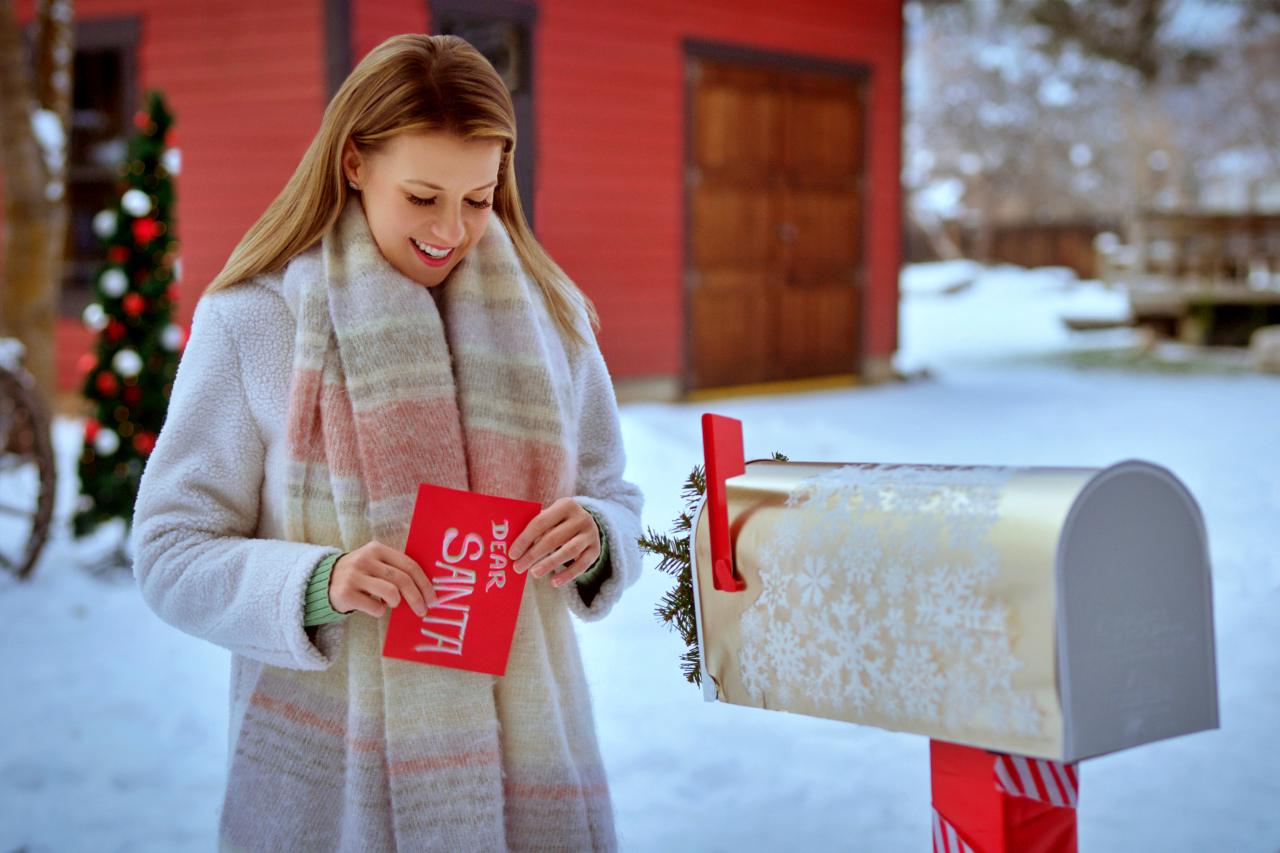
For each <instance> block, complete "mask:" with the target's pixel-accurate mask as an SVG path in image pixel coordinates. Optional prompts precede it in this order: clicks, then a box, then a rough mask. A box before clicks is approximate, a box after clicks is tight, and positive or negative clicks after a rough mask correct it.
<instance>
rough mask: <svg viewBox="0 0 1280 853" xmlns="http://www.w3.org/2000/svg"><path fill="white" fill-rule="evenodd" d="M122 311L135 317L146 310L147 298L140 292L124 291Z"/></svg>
mask: <svg viewBox="0 0 1280 853" xmlns="http://www.w3.org/2000/svg"><path fill="white" fill-rule="evenodd" d="M122 304H123V306H124V313H126V314H128V315H129V316H130V317H137V316H138V315H139V314H141V313H142V312H143V311H145V310H147V300H146V297H144V296H143V295H142V294H141V293H126V294H125V295H124V302H123V303H122Z"/></svg>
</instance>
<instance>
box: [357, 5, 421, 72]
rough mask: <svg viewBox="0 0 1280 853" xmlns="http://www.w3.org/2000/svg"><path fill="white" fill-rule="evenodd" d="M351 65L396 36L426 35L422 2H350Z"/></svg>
mask: <svg viewBox="0 0 1280 853" xmlns="http://www.w3.org/2000/svg"><path fill="white" fill-rule="evenodd" d="M350 2H351V56H352V65H353V67H354V65H355V63H358V62H359V61H360V60H361V59H362V58H364V56H365V54H367V53H368V52H369V51H371V50H373V49H374V48H375V47H377V46H378V45H380V44H381V43H382V42H383V41H385V40H386V39H389V38H390V37H391V36H393V35H396V34H397V33H425V32H427V25H428V18H427V4H426V3H425V2H423V0H376V2H375V1H374V0H350Z"/></svg>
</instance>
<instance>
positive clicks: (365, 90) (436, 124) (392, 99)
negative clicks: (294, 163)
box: [204, 34, 599, 344]
mask: <svg viewBox="0 0 1280 853" xmlns="http://www.w3.org/2000/svg"><path fill="white" fill-rule="evenodd" d="M429 131H445V132H448V133H453V134H455V135H457V136H459V137H461V138H463V139H467V140H475V139H492V140H496V141H498V142H501V143H502V155H501V159H500V161H499V165H498V185H497V187H496V188H495V189H494V193H493V212H494V213H495V214H497V216H498V218H499V219H501V220H502V224H503V225H504V226H506V229H507V233H508V234H509V235H510V237H511V242H512V243H513V244H514V245H515V250H516V252H517V254H519V256H520V260H521V261H522V262H523V264H524V267H525V270H526V271H527V272H528V273H529V275H530V276H531V277H532V278H533V279H534V280H535V281H536V282H537V283H538V286H539V287H541V289H542V292H543V295H544V296H545V297H546V302H547V305H548V307H549V308H550V311H551V315H552V317H553V318H554V319H555V321H556V325H557V326H558V327H559V329H560V332H561V335H562V337H564V338H565V340H567V341H570V342H572V343H574V344H582V343H585V342H586V340H585V337H584V334H583V330H582V329H581V325H580V320H579V318H580V316H581V315H582V314H583V313H585V315H586V317H587V320H588V322H589V324H590V326H591V328H592V330H593V331H594V330H598V329H599V318H598V316H597V315H596V311H595V307H594V306H593V305H592V303H591V300H590V299H589V298H587V295H586V294H585V293H583V292H582V291H581V290H579V289H578V287H577V286H576V285H574V283H573V282H572V281H571V280H570V279H569V277H568V276H567V275H566V274H565V273H564V271H563V270H562V269H560V267H559V265H557V264H556V262H555V261H553V260H552V259H551V256H550V255H548V254H547V252H546V250H545V249H543V248H542V246H541V245H540V244H539V243H538V241H537V239H535V238H534V236H533V232H532V231H530V230H529V225H528V223H527V222H526V221H525V218H524V212H523V211H522V210H521V207H520V195H519V193H518V191H517V190H516V172H515V160H514V157H513V156H512V155H513V154H514V152H515V147H516V119H515V110H514V109H513V107H512V104H511V95H510V94H509V93H508V92H507V88H506V86H505V85H504V84H503V82H502V78H501V77H499V76H498V73H497V71H495V70H494V68H493V66H492V65H490V64H489V61H488V60H487V59H485V58H484V56H482V55H481V54H480V52H479V51H477V50H476V49H475V48H474V47H472V46H471V45H470V44H468V43H467V42H466V41H464V40H463V39H461V38H458V37H457V36H452V35H439V36H429V35H418V34H405V35H398V36H393V37H391V38H389V39H387V40H386V41H384V42H383V43H382V44H380V45H378V46H377V47H375V48H374V49H373V50H371V51H369V54H368V55H367V56H365V58H364V59H362V60H361V61H360V64H359V65H357V66H356V67H355V70H353V71H352V72H351V74H350V75H348V76H347V79H346V80H345V81H343V84H342V86H341V88H339V89H338V92H337V94H336V95H334V96H333V100H331V101H330V102H329V105H328V107H326V108H325V111H324V118H323V120H322V121H321V123H320V130H319V131H318V132H317V133H316V136H315V138H314V139H312V140H311V145H310V146H309V147H308V148H307V151H306V153H305V154H304V155H303V156H302V162H300V163H299V164H298V168H297V169H296V170H295V171H294V173H293V177H291V178H290V179H289V182H288V183H287V184H285V187H284V189H283V190H281V191H280V194H279V195H278V196H276V198H275V200H274V201H272V202H271V204H270V205H269V206H268V207H267V209H266V211H265V212H264V213H263V214H262V216H261V217H260V218H259V219H258V221H257V222H255V223H254V224H253V226H252V227H251V228H250V229H249V230H248V231H247V232H246V233H245V235H244V237H243V238H241V240H240V243H239V244H238V245H237V246H236V247H235V249H234V250H233V251H232V252H231V256H230V257H229V258H228V259H227V263H226V265H225V266H224V267H223V268H222V271H221V272H220V273H218V275H217V276H215V277H214V279H213V281H212V282H210V283H209V286H208V287H206V288H205V291H204V292H205V293H206V294H207V293H213V292H214V291H217V290H221V289H222V288H225V287H231V286H232V285H235V284H238V283H240V282H243V281H245V280H247V279H250V278H252V277H254V276H256V275H258V274H259V273H263V272H274V271H276V270H279V269H282V268H283V267H284V266H285V264H287V263H288V262H289V260H290V259H291V258H293V257H294V256H295V255H297V254H299V253H301V252H304V251H306V250H307V249H308V248H310V247H311V246H312V245H314V244H315V243H316V241H318V240H319V239H320V238H321V237H322V236H323V235H324V234H325V233H326V232H327V231H328V230H329V229H330V228H331V227H332V226H333V224H334V222H336V221H337V219H338V214H339V213H340V212H341V210H342V208H343V205H344V204H345V203H346V200H347V195H348V193H349V192H350V190H349V189H348V187H347V182H346V180H345V177H344V173H343V170H342V153H343V147H344V146H345V144H346V141H347V140H348V139H350V140H351V141H352V143H353V144H354V145H355V147H356V149H357V150H358V151H360V153H361V154H362V155H373V154H376V153H378V151H380V150H381V149H382V148H383V146H385V144H386V143H387V142H388V140H390V139H391V138H392V137H395V136H397V135H399V134H403V133H421V132H429Z"/></svg>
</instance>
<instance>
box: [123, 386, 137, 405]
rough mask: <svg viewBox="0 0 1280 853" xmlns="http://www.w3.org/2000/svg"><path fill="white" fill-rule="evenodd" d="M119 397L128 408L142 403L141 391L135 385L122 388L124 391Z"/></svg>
mask: <svg viewBox="0 0 1280 853" xmlns="http://www.w3.org/2000/svg"><path fill="white" fill-rule="evenodd" d="M120 396H121V397H123V398H124V401H125V402H126V403H128V404H129V405H130V406H136V405H138V403H139V402H141V401H142V389H141V388H139V387H138V386H137V385H126V386H124V391H122V392H121V393H120Z"/></svg>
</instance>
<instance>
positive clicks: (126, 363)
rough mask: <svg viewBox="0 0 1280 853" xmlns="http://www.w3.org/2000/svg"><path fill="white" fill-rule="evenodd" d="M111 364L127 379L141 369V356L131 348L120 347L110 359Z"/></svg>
mask: <svg viewBox="0 0 1280 853" xmlns="http://www.w3.org/2000/svg"><path fill="white" fill-rule="evenodd" d="M111 366H112V367H114V368H115V369H116V372H118V373H119V374H120V375H121V376H123V377H125V378H126V379H127V378H130V377H133V376H137V375H138V374H139V373H140V372H141V371H142V357H141V356H139V355H138V354H137V353H136V352H134V351H133V350H131V349H122V350H120V352H118V353H116V356H115V358H113V359H111Z"/></svg>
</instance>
